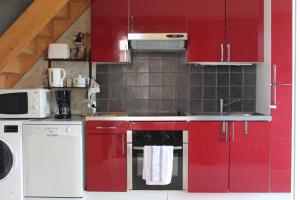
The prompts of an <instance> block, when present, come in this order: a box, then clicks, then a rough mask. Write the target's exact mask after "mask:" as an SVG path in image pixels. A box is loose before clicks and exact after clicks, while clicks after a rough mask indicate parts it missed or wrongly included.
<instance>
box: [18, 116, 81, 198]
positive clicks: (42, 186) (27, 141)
mask: <svg viewBox="0 0 300 200" xmlns="http://www.w3.org/2000/svg"><path fill="white" fill-rule="evenodd" d="M82 141H83V125H82V122H81V121H77V122H74V121H73V122H71V121H69V122H68V121H61V122H58V121H56V120H53V121H31V122H27V123H25V124H24V125H23V164H24V196H25V199H26V198H27V199H31V198H38V199H43V198H72V199H73V198H82V197H83V144H82Z"/></svg>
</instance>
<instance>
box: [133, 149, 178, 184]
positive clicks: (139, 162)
mask: <svg viewBox="0 0 300 200" xmlns="http://www.w3.org/2000/svg"><path fill="white" fill-rule="evenodd" d="M182 152H183V150H182V148H180V149H174V158H173V172H172V180H171V183H170V184H169V185H146V181H145V180H143V157H144V151H143V148H141V147H140V148H135V146H133V147H132V161H131V162H132V177H131V178H132V189H133V190H182V189H183V188H182V182H183V181H182V179H183V178H182V174H183V173H182V172H183V166H182V165H183V153H182Z"/></svg>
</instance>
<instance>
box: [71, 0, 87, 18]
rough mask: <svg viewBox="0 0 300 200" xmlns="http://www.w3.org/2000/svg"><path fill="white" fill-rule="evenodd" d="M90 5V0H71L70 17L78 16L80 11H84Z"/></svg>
mask: <svg viewBox="0 0 300 200" xmlns="http://www.w3.org/2000/svg"><path fill="white" fill-rule="evenodd" d="M89 5H90V1H89V0H88V1H70V18H76V17H78V13H83V11H85V10H86V9H87V8H88V7H89Z"/></svg>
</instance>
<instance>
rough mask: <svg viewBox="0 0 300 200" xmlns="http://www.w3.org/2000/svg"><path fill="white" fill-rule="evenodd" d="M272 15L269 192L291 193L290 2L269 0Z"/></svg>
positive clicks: (289, 0) (286, 0)
mask: <svg viewBox="0 0 300 200" xmlns="http://www.w3.org/2000/svg"><path fill="white" fill-rule="evenodd" d="M271 13H272V14H271V18H272V66H273V67H272V70H273V73H272V76H273V77H272V80H274V78H275V77H274V76H275V75H276V79H275V80H276V84H277V85H276V86H277V94H274V90H272V102H273V104H274V103H275V98H274V95H277V107H276V109H274V110H272V124H271V192H291V157H292V150H291V149H292V74H293V73H292V71H293V69H292V0H272V12H271ZM274 67H276V69H275V68H274ZM274 70H276V72H277V73H274ZM274 82H275V81H273V83H274ZM272 89H274V86H273V87H272Z"/></svg>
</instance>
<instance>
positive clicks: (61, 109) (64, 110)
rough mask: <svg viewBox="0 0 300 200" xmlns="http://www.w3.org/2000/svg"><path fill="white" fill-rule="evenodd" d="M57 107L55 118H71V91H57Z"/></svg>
mask: <svg viewBox="0 0 300 200" xmlns="http://www.w3.org/2000/svg"><path fill="white" fill-rule="evenodd" d="M55 97H56V103H57V109H56V114H55V119H69V118H71V91H70V90H57V91H55Z"/></svg>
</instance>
